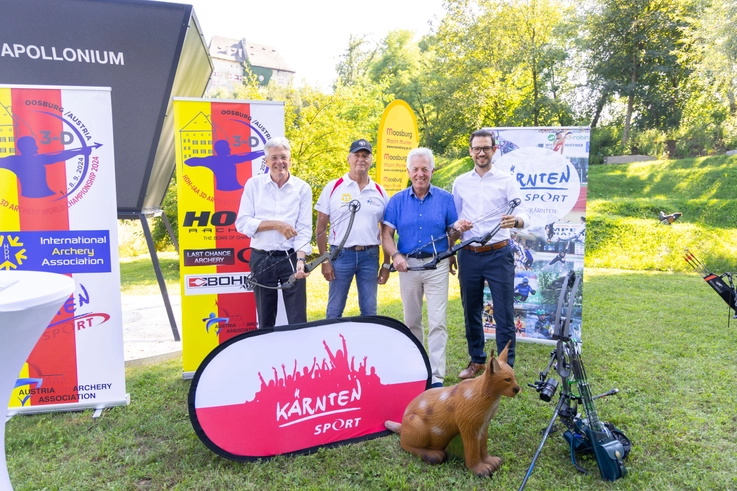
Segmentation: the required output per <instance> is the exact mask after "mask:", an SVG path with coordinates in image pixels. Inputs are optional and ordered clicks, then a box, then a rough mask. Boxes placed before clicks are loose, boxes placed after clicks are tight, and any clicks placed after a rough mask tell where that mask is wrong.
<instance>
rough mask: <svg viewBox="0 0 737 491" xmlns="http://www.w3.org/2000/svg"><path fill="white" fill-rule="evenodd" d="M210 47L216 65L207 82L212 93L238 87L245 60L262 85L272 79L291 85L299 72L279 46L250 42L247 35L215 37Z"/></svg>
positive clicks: (241, 80) (228, 90)
mask: <svg viewBox="0 0 737 491" xmlns="http://www.w3.org/2000/svg"><path fill="white" fill-rule="evenodd" d="M209 50H210V56H211V57H212V63H213V65H214V67H215V70H214V71H213V72H212V76H211V77H210V83H209V84H208V85H207V94H210V95H211V94H213V93H214V92H216V91H217V90H219V89H223V90H225V91H227V92H231V91H233V90H235V88H236V87H238V86H239V85H240V84H241V83H242V82H243V64H244V63H248V65H249V66H250V68H251V71H252V72H253V73H255V74H256V76H257V77H258V81H259V83H260V84H261V85H267V84H268V83H269V82H270V81H271V80H274V81H275V82H276V83H277V84H279V85H282V86H285V85H289V83H290V82H291V81H292V77H293V76H294V74H295V71H294V70H293V69H292V68H290V67H289V65H288V64H287V62H286V61H284V58H282V56H281V55H280V54H279V52H278V51H277V50H276V49H274V48H272V47H271V46H267V45H265V44H258V43H252V42H248V41H246V40H245V38H244V39H233V38H226V37H221V36H213V37H212V39H211V40H210V47H209Z"/></svg>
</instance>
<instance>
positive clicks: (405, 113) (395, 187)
mask: <svg viewBox="0 0 737 491" xmlns="http://www.w3.org/2000/svg"><path fill="white" fill-rule="evenodd" d="M419 144H420V136H419V134H418V131H417V118H416V117H415V113H414V112H413V111H412V108H411V107H409V104H407V103H406V102H404V101H403V100H401V99H397V100H395V101H392V102H391V103H390V104H389V105H388V106H386V109H384V114H383V115H382V117H381V123H380V124H379V137H378V139H377V146H378V149H377V151H376V154H375V155H376V180H377V182H378V183H379V184H381V185H382V186H384V189H386V192H387V193H389V196H391V195H393V194H394V193H396V192H397V191H401V190H402V189H404V188H406V187H407V181H408V178H407V154H408V153H409V151H410V150H412V149H414V148H417V147H418V146H419Z"/></svg>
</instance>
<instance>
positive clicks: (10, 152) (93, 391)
mask: <svg viewBox="0 0 737 491" xmlns="http://www.w3.org/2000/svg"><path fill="white" fill-rule="evenodd" d="M115 195H116V193H115V160H114V148H113V125H112V106H111V98H110V89H109V88H99V87H48V86H46V87H40V86H39V87H36V86H8V85H0V268H2V269H6V270H15V269H17V270H33V271H48V272H53V273H60V274H66V275H69V276H71V277H72V278H74V281H75V282H76V284H77V289H76V291H75V292H74V294H73V295H72V296H71V297H69V299H68V300H67V301H66V303H64V306H63V307H62V308H61V309H60V310H59V312H58V313H57V315H56V316H55V317H54V319H53V320H52V321H51V323H50V324H49V326H48V327H47V328H46V330H45V331H44V333H43V335H42V336H41V338H40V339H39V341H38V343H37V344H36V346H35V348H34V349H33V351H32V352H31V355H30V356H29V357H28V360H27V362H26V363H25V364H24V366H23V369H22V370H21V373H20V374H19V376H18V380H17V382H16V384H15V389H14V390H13V393H12V395H11V397H10V401H9V410H8V414H9V415H13V414H16V413H26V412H40V411H58V410H73V409H75V410H76V409H83V408H104V407H108V406H115V405H122V404H127V403H128V400H129V398H128V394H126V392H125V362H124V355H123V321H122V308H121V302H120V264H119V261H118V237H117V230H118V227H117V208H116V202H115Z"/></svg>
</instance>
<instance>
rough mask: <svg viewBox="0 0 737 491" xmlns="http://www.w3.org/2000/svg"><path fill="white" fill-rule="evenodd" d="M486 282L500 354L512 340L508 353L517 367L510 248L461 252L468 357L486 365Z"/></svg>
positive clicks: (459, 263)
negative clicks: (485, 282) (483, 314)
mask: <svg viewBox="0 0 737 491" xmlns="http://www.w3.org/2000/svg"><path fill="white" fill-rule="evenodd" d="M484 280H486V281H487V282H488V283H489V289H490V290H491V300H492V302H493V303H494V322H496V336H495V337H496V347H497V355H498V354H499V353H501V351H502V350H503V349H504V347H505V346H506V345H507V342H508V341H512V344H511V345H510V346H509V351H508V352H507V360H508V363H509V366H514V354H515V345H516V342H517V336H516V331H515V329H514V257H513V256H512V251H511V249H510V247H509V246H507V247H502V248H501V249H498V250H495V251H489V252H481V253H477V252H473V251H468V250H464V249H462V250H460V251H459V252H458V282H459V283H460V286H461V302H462V303H463V314H464V317H465V321H466V341H468V354H469V356H470V357H471V361H473V362H474V363H485V362H486V352H485V351H484V328H483V324H482V321H481V312H482V311H483V308H484Z"/></svg>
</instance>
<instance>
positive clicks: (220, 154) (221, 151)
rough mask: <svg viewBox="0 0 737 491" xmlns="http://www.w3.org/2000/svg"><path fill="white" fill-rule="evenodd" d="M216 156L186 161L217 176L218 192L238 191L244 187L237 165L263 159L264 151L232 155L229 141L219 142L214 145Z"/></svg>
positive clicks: (192, 158) (191, 165) (216, 186)
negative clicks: (239, 177) (240, 181)
mask: <svg viewBox="0 0 737 491" xmlns="http://www.w3.org/2000/svg"><path fill="white" fill-rule="evenodd" d="M213 147H214V149H215V155H207V156H205V157H191V158H188V159H187V160H185V161H184V163H185V164H186V165H188V166H190V167H206V168H208V169H210V170H211V171H212V173H213V174H214V175H215V188H216V189H217V190H218V191H238V190H241V189H243V185H242V184H240V183H239V182H238V175H237V168H236V165H238V164H240V163H243V162H250V161H252V160H255V159H257V158H259V157H263V155H264V151H263V150H257V151H255V152H245V153H237V154H232V153H231V149H230V143H228V141H227V140H218V141H216V142H215V144H214V145H213Z"/></svg>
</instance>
